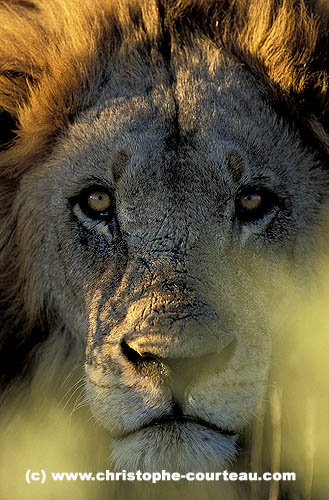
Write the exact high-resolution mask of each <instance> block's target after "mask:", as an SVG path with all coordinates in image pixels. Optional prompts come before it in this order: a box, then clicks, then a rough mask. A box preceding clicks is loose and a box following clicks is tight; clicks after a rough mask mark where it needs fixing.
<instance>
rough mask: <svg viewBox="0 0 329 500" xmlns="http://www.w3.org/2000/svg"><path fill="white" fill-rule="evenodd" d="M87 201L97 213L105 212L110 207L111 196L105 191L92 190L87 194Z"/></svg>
mask: <svg viewBox="0 0 329 500" xmlns="http://www.w3.org/2000/svg"><path fill="white" fill-rule="evenodd" d="M87 202H88V205H89V207H90V208H91V209H92V210H94V212H98V213H102V212H106V211H107V210H109V208H110V207H111V198H110V196H109V194H108V193H106V192H105V191H93V192H92V193H90V194H89V195H88V198H87Z"/></svg>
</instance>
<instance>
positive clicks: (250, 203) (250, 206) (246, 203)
mask: <svg viewBox="0 0 329 500" xmlns="http://www.w3.org/2000/svg"><path fill="white" fill-rule="evenodd" d="M239 202H240V206H241V208H242V209H243V210H248V211H251V210H257V209H258V208H259V207H260V206H261V204H262V202H263V199H262V197H261V195H260V194H244V195H243V196H240V200H239Z"/></svg>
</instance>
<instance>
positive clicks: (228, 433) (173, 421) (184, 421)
mask: <svg viewBox="0 0 329 500" xmlns="http://www.w3.org/2000/svg"><path fill="white" fill-rule="evenodd" d="M164 424H172V425H173V424H178V425H179V424H195V425H200V426H202V427H206V428H207V429H210V430H212V431H215V432H218V433H219V434H222V435H223V436H231V437H236V435H237V433H236V432H234V431H231V430H228V429H222V428H220V427H217V426H216V425H213V424H211V423H209V422H205V421H204V420H196V419H194V418H192V417H187V416H182V417H179V418H177V417H176V418H175V417H164V418H161V419H160V420H153V421H152V422H150V423H149V424H148V425H146V426H145V427H142V428H141V429H139V430H142V429H147V428H149V427H154V426H157V425H164Z"/></svg>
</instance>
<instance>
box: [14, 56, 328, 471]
mask: <svg viewBox="0 0 329 500" xmlns="http://www.w3.org/2000/svg"><path fill="white" fill-rule="evenodd" d="M203 49H204V48H200V50H199V49H195V50H194V51H191V52H188V53H187V54H185V56H182V55H176V56H175V57H174V58H173V62H172V72H173V73H172V75H171V77H169V75H168V73H167V69H166V67H165V65H161V64H160V63H159V64H158V65H156V64H153V65H152V66H151V65H148V64H147V61H145V57H144V59H143V60H142V58H141V59H138V56H137V55H136V56H135V59H134V61H132V60H131V59H130V60H129V61H127V63H126V65H125V61H121V63H120V64H121V70H120V72H118V73H117V76H116V78H115V79H112V80H111V83H110V84H107V87H106V88H105V89H104V92H103V93H100V95H99V98H98V104H97V105H96V106H95V107H94V108H92V109H91V110H90V111H89V112H87V113H85V114H83V115H81V116H80V117H79V118H78V119H77V120H76V122H75V123H74V124H73V125H72V126H71V128H70V130H69V131H68V133H66V134H65V135H63V136H62V137H60V138H59V140H58V142H57V146H56V148H55V150H54V151H53V153H52V155H51V156H50V158H49V160H48V161H47V162H46V163H45V164H44V165H43V166H42V167H39V168H37V169H35V170H34V171H31V172H29V173H27V174H26V175H25V177H24V179H23V182H22V186H21V196H20V198H19V199H20V208H19V210H20V217H21V222H20V224H21V226H20V230H21V232H22V233H24V239H25V241H26V239H27V238H28V234H29V232H30V234H31V255H32V258H31V263H30V264H29V265H30V270H29V271H30V272H29V275H30V276H32V278H31V279H35V281H36V282H37V283H43V289H42V290H39V292H40V296H43V297H44V296H47V297H48V300H49V301H50V302H51V304H52V305H53V308H54V309H55V310H56V311H57V314H58V317H59V318H61V320H63V321H64V322H65V324H66V325H67V328H68V329H69V330H70V332H71V333H72V334H74V335H75V337H76V338H77V339H79V341H80V342H81V345H82V346H84V347H83V349H84V350H85V352H86V362H85V367H86V390H87V396H88V399H89V402H90V405H91V408H92V410H93V413H94V414H95V416H96V418H97V419H98V421H99V422H101V423H102V424H103V425H104V426H105V427H106V428H107V429H108V431H109V433H110V436H111V439H112V444H113V446H112V455H113V458H114V460H115V462H116V464H117V466H118V467H121V468H123V467H124V468H126V469H128V470H129V469H130V470H133V469H136V468H140V469H145V470H152V469H153V470H154V469H155V470H161V468H163V467H165V468H166V469H167V470H169V469H176V470H177V469H178V470H193V469H197V470H201V469H206V470H209V469H211V468H218V467H220V466H223V465H224V464H225V463H226V462H227V461H229V460H232V459H234V458H235V456H236V454H237V439H238V436H239V433H240V432H241V431H242V430H244V429H245V428H246V427H247V426H248V425H249V424H250V422H251V419H252V417H253V416H254V415H255V413H256V410H257V405H258V403H259V401H260V400H261V399H262V398H263V397H264V391H265V389H266V384H267V376H268V370H269V365H270V358H271V329H270V327H269V321H268V315H269V314H270V312H271V311H270V308H271V300H270V298H271V290H272V286H274V284H275V277H276V273H277V272H278V269H279V267H280V266H282V265H287V266H294V267H297V268H298V266H299V265H300V264H299V263H300V261H301V258H300V254H301V253H303V248H304V247H305V245H307V240H308V236H309V232H310V227H314V224H315V223H316V221H317V217H318V215H319V206H320V198H321V193H324V192H325V191H326V190H327V176H326V174H325V173H324V172H323V171H322V170H321V169H320V168H319V167H318V165H317V162H316V161H315V160H314V158H313V157H312V155H311V153H309V152H308V151H306V150H305V149H304V148H303V147H302V145H301V141H300V139H299V137H298V134H297V133H293V132H291V130H290V129H289V128H288V125H286V124H285V123H284V121H283V120H282V119H280V118H279V117H278V116H277V115H276V113H275V111H274V110H273V109H271V107H270V106H269V105H268V104H267V99H266V96H265V95H262V94H261V92H260V90H259V88H258V87H257V83H256V82H255V81H254V79H253V78H252V77H251V76H250V75H249V73H248V72H247V71H246V70H245V69H243V68H241V67H239V66H237V65H235V64H233V63H232V62H229V61H227V60H226V59H225V58H224V57H223V56H220V57H219V56H218V55H216V54H215V53H214V51H212V50H211V48H210V47H208V48H207V51H205V50H203ZM205 54H207V56H206V55H205ZM113 67H114V68H115V62H114V63H113ZM132 67H134V74H133V75H132V74H131V68H132ZM151 67H152V68H153V69H150V68H151ZM127 74H128V76H129V78H127ZM315 172H316V175H315ZM314 193H317V195H316V196H315V194H314ZM22 200H23V201H22ZM36 201H37V202H36ZM32 235H35V236H32ZM303 245H304V246H303ZM297 248H298V252H297V250H296V249H297ZM264 256H265V257H266V258H265V261H266V262H267V265H266V266H265V267H264V266H261V267H260V262H262V261H263V258H264ZM33 262H38V268H35V269H34V267H33V266H34V264H33ZM40 262H42V265H41V266H40V265H39V263H40ZM40 274H41V276H40ZM33 277H34V278H33ZM34 288H38V287H37V286H35V287H34Z"/></svg>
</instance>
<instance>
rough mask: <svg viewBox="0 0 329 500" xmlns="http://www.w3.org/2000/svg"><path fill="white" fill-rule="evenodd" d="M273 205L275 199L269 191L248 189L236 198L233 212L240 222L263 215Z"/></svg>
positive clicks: (259, 217) (275, 203) (254, 219)
mask: <svg viewBox="0 0 329 500" xmlns="http://www.w3.org/2000/svg"><path fill="white" fill-rule="evenodd" d="M275 205H277V199H276V197H275V195H274V194H273V193H271V192H270V191H267V190H262V191H259V190H255V191H253V190H249V191H245V192H244V193H242V194H240V196H239V197H238V198H237V200H236V207H235V212H236V215H237V217H238V218H239V219H240V220H241V221H242V222H252V221H256V220H258V219H261V218H262V217H264V215H265V214H266V213H267V212H269V211H270V210H271V209H272V208H273V207H274V206H275Z"/></svg>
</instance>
